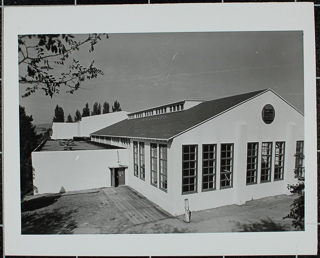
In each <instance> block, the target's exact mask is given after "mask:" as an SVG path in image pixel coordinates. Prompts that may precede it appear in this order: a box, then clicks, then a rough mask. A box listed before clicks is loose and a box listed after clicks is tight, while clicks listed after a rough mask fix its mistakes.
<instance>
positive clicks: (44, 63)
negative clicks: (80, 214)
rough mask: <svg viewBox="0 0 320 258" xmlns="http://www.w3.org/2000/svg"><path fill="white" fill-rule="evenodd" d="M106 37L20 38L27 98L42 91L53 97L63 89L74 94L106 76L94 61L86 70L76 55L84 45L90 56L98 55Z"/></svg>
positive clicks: (23, 79)
mask: <svg viewBox="0 0 320 258" xmlns="http://www.w3.org/2000/svg"><path fill="white" fill-rule="evenodd" d="M103 35H104V34H89V35H87V36H86V37H85V38H84V39H82V40H79V39H76V38H75V37H74V36H73V35H70V34H51V35H49V34H47V35H44V34H43V35H20V36H19V38H18V45H19V49H18V51H19V68H20V76H19V82H20V83H21V84H26V85H28V87H27V88H26V92H25V94H24V95H23V97H27V96H30V95H31V94H32V93H35V92H36V91H37V90H39V89H41V90H43V91H44V92H45V94H46V95H49V96H50V97H53V95H54V94H58V93H59V91H60V88H61V87H65V88H66V92H69V93H71V94H73V93H74V92H75V91H76V90H78V89H80V87H81V84H82V83H83V82H84V81H86V80H91V79H94V78H97V77H98V75H103V72H102V71H101V70H100V69H98V68H97V67H95V66H94V61H92V62H91V63H90V65H89V66H87V67H86V66H84V65H83V64H81V63H80V61H78V60H76V59H75V57H74V55H73V53H74V52H76V51H79V50H80V47H82V46H84V45H88V46H89V52H92V51H94V47H95V45H96V44H97V43H98V41H100V40H101V38H102V36H103ZM106 37H107V38H108V35H106Z"/></svg>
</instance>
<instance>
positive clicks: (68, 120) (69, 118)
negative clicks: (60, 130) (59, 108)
mask: <svg viewBox="0 0 320 258" xmlns="http://www.w3.org/2000/svg"><path fill="white" fill-rule="evenodd" d="M72 122H73V119H72V116H71V115H70V114H69V115H68V117H67V123H72Z"/></svg>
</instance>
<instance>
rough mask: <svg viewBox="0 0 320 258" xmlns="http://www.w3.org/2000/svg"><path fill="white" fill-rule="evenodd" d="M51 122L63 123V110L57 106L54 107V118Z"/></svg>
mask: <svg viewBox="0 0 320 258" xmlns="http://www.w3.org/2000/svg"><path fill="white" fill-rule="evenodd" d="M52 122H64V111H63V108H62V107H60V106H59V105H57V106H56V108H55V110H54V117H53V119H52Z"/></svg>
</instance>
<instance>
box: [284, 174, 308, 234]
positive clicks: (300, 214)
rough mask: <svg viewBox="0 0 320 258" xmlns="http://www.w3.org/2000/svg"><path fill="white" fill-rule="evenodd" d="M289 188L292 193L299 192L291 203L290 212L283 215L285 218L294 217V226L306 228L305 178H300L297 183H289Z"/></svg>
mask: <svg viewBox="0 0 320 258" xmlns="http://www.w3.org/2000/svg"><path fill="white" fill-rule="evenodd" d="M288 189H289V190H290V192H291V193H292V194H297V195H298V197H297V198H296V199H294V201H293V203H292V204H291V209H290V213H289V214H288V215H287V216H285V217H283V219H287V218H290V219H293V220H292V226H294V227H295V228H299V229H302V230H303V229H304V179H299V182H298V183H297V184H293V185H288Z"/></svg>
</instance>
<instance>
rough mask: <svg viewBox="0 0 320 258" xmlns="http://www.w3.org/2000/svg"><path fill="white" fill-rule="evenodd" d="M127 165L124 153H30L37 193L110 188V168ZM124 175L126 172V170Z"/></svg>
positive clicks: (115, 151)
mask: <svg viewBox="0 0 320 258" xmlns="http://www.w3.org/2000/svg"><path fill="white" fill-rule="evenodd" d="M118 153H119V157H120V162H121V164H124V165H126V164H127V155H128V152H127V150H122V149H119V150H115V149H110V150H90V151H50V152H49V151H48V152H33V153H32V166H33V168H34V174H35V176H34V181H33V183H34V186H36V187H37V188H38V193H39V194H42V193H58V192H59V191H60V189H61V187H64V188H65V190H66V191H77V190H84V189H93V188H99V187H108V186H111V175H110V169H109V167H110V166H111V167H112V166H117V165H118V163H117V162H118ZM125 173H126V174H127V170H126V171H125Z"/></svg>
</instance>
